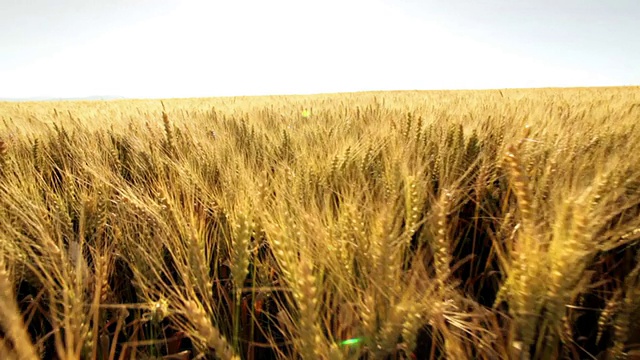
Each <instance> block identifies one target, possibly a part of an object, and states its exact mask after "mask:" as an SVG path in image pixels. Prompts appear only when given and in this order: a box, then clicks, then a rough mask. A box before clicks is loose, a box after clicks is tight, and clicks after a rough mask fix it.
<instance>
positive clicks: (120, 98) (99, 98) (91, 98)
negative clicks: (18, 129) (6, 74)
mask: <svg viewBox="0 0 640 360" xmlns="http://www.w3.org/2000/svg"><path fill="white" fill-rule="evenodd" d="M123 99H126V97H124V96H86V97H69V98H55V97H46V96H39V97H30V98H0V101H16V102H18V101H20V102H28V101H65V100H69V101H83V100H85V101H90V100H123Z"/></svg>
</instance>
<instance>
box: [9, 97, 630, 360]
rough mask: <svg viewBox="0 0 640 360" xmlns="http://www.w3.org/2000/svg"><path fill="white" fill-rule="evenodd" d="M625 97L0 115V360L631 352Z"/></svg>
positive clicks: (92, 106)
mask: <svg viewBox="0 0 640 360" xmlns="http://www.w3.org/2000/svg"><path fill="white" fill-rule="evenodd" d="M638 90H639V89H638V88H602V89H565V90H558V89H540V90H509V91H477V92H474V91H460V92H444V91H443V92H388V93H360V94H335V95H317V96H289V97H257V98H250V97H247V98H221V99H184V100H165V101H164V102H163V103H160V102H159V101H146V100H145V101H142V100H140V101H133V100H132V101H112V102H51V103H46V102H43V103H2V104H0V117H1V120H2V124H1V125H0V251H1V253H0V307H1V308H2V311H0V330H1V331H0V357H2V358H3V359H4V358H6V359H26V360H28V359H36V358H54V359H65V360H67V359H109V360H111V359H152V358H163V359H185V360H186V359H208V358H220V359H269V358H274V359H275V358H282V359H291V358H303V359H387V358H398V359H400V358H407V357H411V356H413V357H414V358H417V359H436V358H447V359H498V358H499V359H550V358H571V359H588V358H599V359H605V358H607V359H608V358H611V359H613V358H624V357H625V356H626V357H627V358H633V357H634V356H638V355H639V354H640V338H639V337H638V334H640V327H639V326H638V324H640V315H638V314H640V302H639V300H638V299H640V255H639V254H640V251H639V248H640V244H639V240H640V166H638V164H640V142H638V140H639V139H640V126H639V125H638V119H640V91H638ZM304 109H310V116H307V115H308V114H306V113H305V115H304V116H303V114H302V112H303V110H304ZM27 334H28V335H27ZM349 339H351V340H352V341H345V340H349Z"/></svg>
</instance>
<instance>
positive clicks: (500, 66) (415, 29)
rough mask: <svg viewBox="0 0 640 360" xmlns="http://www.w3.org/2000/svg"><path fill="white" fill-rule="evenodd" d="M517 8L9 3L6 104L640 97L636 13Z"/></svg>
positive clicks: (2, 53)
mask: <svg viewBox="0 0 640 360" xmlns="http://www.w3.org/2000/svg"><path fill="white" fill-rule="evenodd" d="M5 1H6V0H3V2H5ZM510 1H511V3H513V2H514V1H515V2H518V1H517V0H509V1H507V0H490V1H487V2H485V4H487V6H486V7H478V6H479V5H477V4H476V5H473V4H474V3H477V2H472V1H471V0H469V1H467V2H465V1H458V8H461V9H464V10H461V11H458V10H457V9H458V8H456V7H455V6H452V5H447V6H446V7H445V6H444V3H445V2H441V3H440V4H443V5H442V6H440V5H439V4H438V3H437V2H435V1H426V0H425V2H423V3H421V2H418V1H402V0H399V1H390V0H388V1H384V0H323V1H305V0H297V1H295V0H275V1H257V0H256V1H250V0H226V1H219V0H209V1H204V0H203V1H198V0H184V1H175V2H171V1H154V2H151V1H141V0H129V1H125V0H115V1H113V0H112V1H111V2H107V3H106V4H105V3H104V2H103V3H100V2H93V1H86V0H83V1H78V0H63V1H54V0H50V1H46V0H39V1H35V2H27V1H21V0H9V1H8V2H9V4H8V6H6V7H5V9H4V10H3V12H4V13H5V15H0V20H7V21H5V22H4V25H1V26H0V34H2V35H0V98H28V97H56V98H59V97H84V96H124V97H200V96H226V95H261V94H302V93H321V92H342V91H361V90H403V89H407V90H410V89H469V88H507V87H547V86H599V85H640V70H639V69H638V67H640V38H638V37H637V36H638V35H640V25H637V29H638V31H637V32H636V34H635V35H633V32H632V31H631V33H630V34H629V32H630V30H629V27H633V26H634V25H632V24H635V21H637V23H638V24H640V20H637V19H640V11H638V13H637V15H638V16H637V17H635V15H634V14H629V12H631V11H636V10H640V6H635V5H634V3H633V2H628V3H627V2H625V1H623V0H621V2H619V3H618V5H619V6H618V7H615V3H616V2H615V1H611V2H610V4H614V6H613V8H612V9H613V10H612V11H609V12H608V13H607V14H608V15H607V16H603V18H602V19H596V20H600V22H597V21H595V22H594V21H593V20H594V19H589V18H588V17H585V14H584V12H583V14H582V18H583V19H582V20H584V21H582V20H581V18H578V20H577V21H576V22H575V23H572V22H570V21H568V20H567V19H568V18H567V17H565V18H562V17H558V16H556V17H554V16H553V15H554V11H556V10H557V11H558V12H559V11H565V13H566V14H568V16H569V17H570V16H573V15H576V16H578V15H580V13H579V12H578V11H577V9H578V8H576V6H578V5H576V4H579V3H578V2H575V1H574V2H571V1H569V2H567V1H565V4H567V3H571V4H568V5H567V6H566V8H562V7H559V8H558V6H557V4H558V3H561V2H562V1H559V2H555V3H554V2H548V4H547V5H546V6H548V8H547V9H546V12H545V10H544V9H543V8H535V9H533V10H536V11H533V10H532V9H531V7H530V6H529V8H528V7H527V6H520V7H514V6H511V7H509V6H507V5H504V4H508V3H510ZM501 2H502V3H504V4H502V5H504V7H502V8H501V7H500V6H501V4H500V3H501ZM544 2H545V1H542V0H541V2H540V3H539V4H542V3H544ZM590 2H594V1H589V0H585V1H584V2H582V3H581V4H586V3H590ZM519 3H520V4H521V5H522V4H524V5H526V4H527V3H526V2H522V1H520V2H519ZM638 3H640V1H638ZM425 4H426V5H425ZM449 4H451V3H449ZM465 4H467V5H469V6H464V5H465ZM529 4H535V1H533V0H532V1H530V2H529ZM572 4H573V5H572ZM474 6H475V7H476V8H474ZM572 6H573V7H572ZM580 6H581V5H580ZM623 6H631V7H629V8H623ZM563 9H564V10H563ZM480 10H484V11H485V12H486V14H484V15H483V17H474V16H475V15H482V14H481V11H480ZM583 10H584V9H583ZM609 10H610V9H609ZM501 11H503V12H501ZM586 11H587V12H588V11H589V10H588V9H587V10H586ZM592 11H594V12H595V13H594V14H596V15H593V16H597V14H598V13H599V14H604V13H606V11H605V12H603V10H602V9H600V10H599V12H598V9H595V8H592ZM523 14H524V15H526V14H532V15H531V17H530V18H522V16H523ZM556 15H557V13H556ZM623 15H624V17H623ZM616 16H619V18H617V17H616ZM631 18H635V19H636V20H635V21H634V22H633V23H632V22H630V20H629V19H631ZM527 20H529V23H530V26H529V27H528V28H527V27H526V26H525V25H526V24H527V22H526V21H527ZM625 21H626V22H625ZM523 24H524V25H523ZM615 24H618V25H617V26H619V27H620V28H619V29H617V32H616V28H615V26H616V25H615ZM625 24H626V25H625ZM553 26H556V27H555V28H554V27H553ZM598 26H600V27H601V28H602V31H605V30H606V31H609V33H606V35H604V34H600V35H598V32H597V31H589V30H590V29H591V30H594V29H593V27H596V30H597V27H598ZM623 26H626V28H623ZM511 29H512V31H510V30H511ZM545 29H546V30H551V31H547V32H546V33H545V32H544V31H541V30H545ZM631 29H632V28H631ZM563 34H564V35H563ZM621 34H626V35H625V36H629V40H628V41H631V42H630V43H629V42H627V43H624V41H621V45H620V46H618V47H616V48H615V49H614V48H613V47H612V46H613V45H611V44H612V41H613V40H612V39H618V40H620V36H621ZM563 36H564V38H566V39H569V42H565V43H564V45H563V44H561V43H559V42H557V41H556V42H553V41H552V40H553V39H563ZM572 36H573V37H572ZM598 36H599V37H598ZM634 38H635V41H634V40H633V39H634ZM607 44H608V45H607ZM606 46H609V48H607V47H606ZM616 49H617V50H616ZM618 50H619V51H618ZM615 51H618V52H615ZM587 60H589V61H587Z"/></svg>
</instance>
